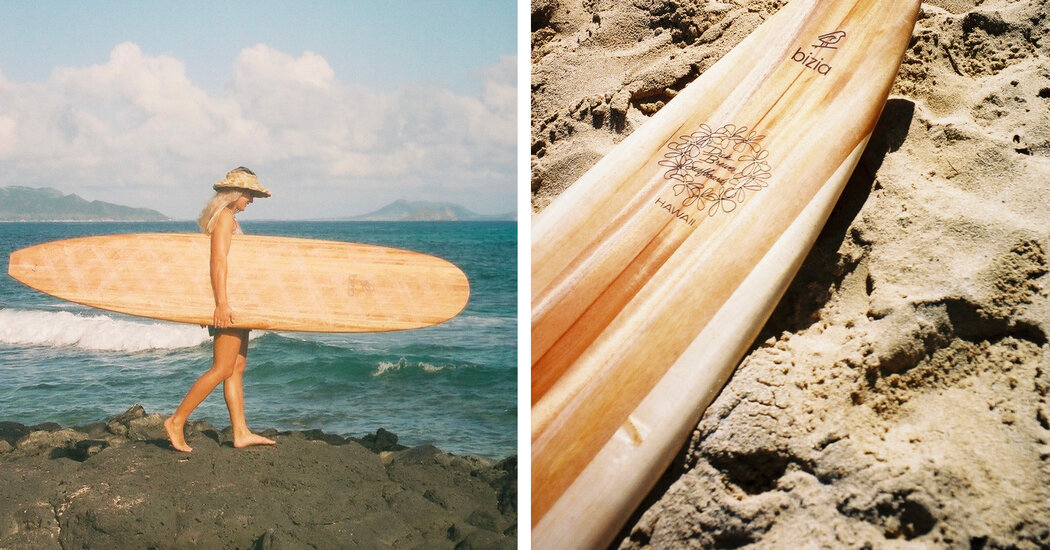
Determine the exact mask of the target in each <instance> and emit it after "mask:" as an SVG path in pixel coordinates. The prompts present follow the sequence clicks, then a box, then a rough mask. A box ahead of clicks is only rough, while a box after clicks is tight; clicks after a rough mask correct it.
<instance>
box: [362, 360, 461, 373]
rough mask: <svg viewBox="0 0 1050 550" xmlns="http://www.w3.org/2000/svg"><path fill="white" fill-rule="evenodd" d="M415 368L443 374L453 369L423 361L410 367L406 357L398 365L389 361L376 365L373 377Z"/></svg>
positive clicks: (449, 366)
mask: <svg viewBox="0 0 1050 550" xmlns="http://www.w3.org/2000/svg"><path fill="white" fill-rule="evenodd" d="M413 367H414V368H418V369H419V370H422V371H423V372H441V371H443V370H445V369H450V368H453V366H452V365H443V366H439V365H432V364H430V363H425V362H423V361H420V362H418V363H416V364H415V365H409V363H408V360H406V359H405V358H404V357H402V358H400V359H398V361H397V363H391V362H389V361H380V362H379V364H378V365H376V370H375V371H374V372H372V376H382V375H383V374H384V373H386V372H389V371H397V370H401V369H407V368H413Z"/></svg>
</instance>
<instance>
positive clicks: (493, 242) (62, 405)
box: [0, 220, 517, 458]
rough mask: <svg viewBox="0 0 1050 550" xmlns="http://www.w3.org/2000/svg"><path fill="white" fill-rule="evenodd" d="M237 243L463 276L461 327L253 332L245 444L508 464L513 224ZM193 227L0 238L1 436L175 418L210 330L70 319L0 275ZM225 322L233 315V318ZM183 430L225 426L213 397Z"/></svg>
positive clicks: (16, 233)
mask: <svg viewBox="0 0 1050 550" xmlns="http://www.w3.org/2000/svg"><path fill="white" fill-rule="evenodd" d="M242 227H243V228H244V231H245V233H248V234H260V235H282V236H292V237H304V238H314V239H326V240H335V241H349V242H360V243H368V244H377V245H382V246H391V247H396V248H404V249H408V250H415V251H418V252H423V253H426V254H432V255H435V256H439V257H441V258H444V259H446V260H449V261H451V262H452V263H454V264H456V265H457V266H459V267H460V268H461V269H462V270H463V271H464V272H465V273H466V275H467V278H468V279H469V281H470V285H471V297H470V302H469V303H468V304H467V307H466V309H465V310H464V311H463V312H462V313H460V315H459V316H457V317H456V318H454V319H452V320H451V321H448V322H446V323H444V324H441V325H437V326H434V327H428V328H424V329H418V330H412V331H401V332H389V333H373V334H315V333H299V332H268V331H258V330H256V331H252V338H251V341H250V344H249V349H248V369H247V371H246V373H245V377H244V386H245V409H246V412H247V417H248V424H249V426H250V427H251V428H252V429H253V430H256V431H261V430H263V429H265V428H275V429H277V430H282V431H283V430H308V429H320V430H323V431H325V432H329V433H335V434H340V435H343V436H353V437H360V436H363V435H366V434H369V433H374V432H375V431H376V430H377V429H378V428H385V429H387V430H389V431H391V432H394V433H395V434H397V435H398V437H399V442H400V443H402V444H405V445H410V446H412V445H420V444H432V445H434V446H436V447H438V448H441V449H442V450H445V451H447V452H451V453H455V454H472V455H479V456H485V457H489V458H504V457H506V456H509V455H511V454H516V452H517V451H516V444H517V437H516V431H517V371H516V369H517V309H516V308H517V300H516V293H517V226H516V224H515V223H513V222H476V223H475V222H451V223H450V222H433V223H430V222H415V223H389V222H378V223H377V222H291V221H288V222H262V221H257V222H253V221H250V220H246V221H243V222H242ZM195 231H196V225H195V224H193V223H192V222H150V223H0V259H2V260H0V261H2V266H3V275H2V276H0V421H3V420H7V421H14V422H20V423H23V424H29V425H32V424H38V423H42V422H58V423H60V424H62V425H64V426H73V425H82V424H87V423H91V422H98V421H104V420H106V419H108V418H109V417H111V416H113V415H116V414H119V413H121V412H124V411H125V410H127V409H128V408H129V407H131V406H132V405H134V404H136V403H138V404H141V405H142V406H143V407H145V409H146V411H147V412H150V413H161V414H163V415H168V414H171V412H172V411H173V410H174V409H175V407H176V406H178V404H179V402H180V401H181V400H182V397H183V396H184V395H185V393H186V390H188V389H189V387H190V384H192V383H193V381H194V380H196V378H197V377H198V376H200V374H202V373H203V372H205V371H206V370H207V369H208V368H209V367H210V365H211V352H212V348H211V339H210V338H209V337H208V333H207V331H206V330H205V329H203V328H200V327H198V326H196V325H185V324H177V323H168V322H163V321H154V320H151V319H142V318H137V317H130V316H125V315H121V314H117V313H111V312H106V311H102V310H97V309H92V308H88V307H84V306H79V305H76V304H73V303H70V302H65V301H62V300H59V299H56V298H52V297H50V296H47V295H44V294H42V293H39V292H37V291H35V290H32V289H30V288H28V287H26V286H24V285H22V284H21V283H19V282H17V281H15V280H14V279H11V278H10V277H8V276H7V262H8V257H9V255H10V253H11V252H12V251H14V250H17V249H19V248H23V247H26V246H31V245H34V244H38V243H42V242H47V241H53V240H59V239H66V238H72V237H79V236H87V235H105V234H115V233H143V232H160V233H174V232H195ZM234 309H236V304H234ZM190 420H207V421H208V422H210V423H212V424H214V425H215V426H217V427H219V428H224V427H226V426H229V423H230V421H229V415H228V413H227V411H226V405H225V402H224V401H223V397H222V388H221V387H219V388H216V390H215V391H214V392H213V393H212V395H211V396H209V397H208V399H207V400H205V401H204V403H202V404H201V406H200V407H198V408H197V410H196V411H195V412H194V414H193V415H192V416H191V417H190Z"/></svg>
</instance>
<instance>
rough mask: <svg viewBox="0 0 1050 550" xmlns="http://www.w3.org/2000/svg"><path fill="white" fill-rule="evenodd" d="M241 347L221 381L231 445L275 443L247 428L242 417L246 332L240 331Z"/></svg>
mask: <svg viewBox="0 0 1050 550" xmlns="http://www.w3.org/2000/svg"><path fill="white" fill-rule="evenodd" d="M242 334H243V335H244V336H243V338H242V340H241V348H240V350H238V353H237V359H236V361H235V362H234V365H233V373H232V374H230V376H229V377H227V378H226V380H225V381H223V383H222V394H223V396H224V397H225V398H226V408H227V409H229V410H230V427H231V428H232V429H233V446H234V447H237V448H238V449H241V448H244V447H250V446H252V445H275V444H276V442H275V441H274V440H272V439H269V438H266V437H263V436H261V435H257V434H254V433H252V432H251V430H249V429H248V422H247V421H246V420H245V418H244V369H245V367H247V365H248V333H247V332H244V333H242Z"/></svg>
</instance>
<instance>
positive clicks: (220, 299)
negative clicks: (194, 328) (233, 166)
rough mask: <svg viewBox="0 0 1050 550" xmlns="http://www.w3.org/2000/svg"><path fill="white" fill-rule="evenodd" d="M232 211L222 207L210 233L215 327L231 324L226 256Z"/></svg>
mask: <svg viewBox="0 0 1050 550" xmlns="http://www.w3.org/2000/svg"><path fill="white" fill-rule="evenodd" d="M234 223H235V222H234V220H233V212H231V211H229V210H228V209H223V210H222V211H221V212H219V218H218V219H217V220H215V227H214V229H213V230H212V233H211V288H212V293H213V294H214V295H215V315H214V319H213V320H212V322H213V323H214V325H215V327H216V328H228V327H230V326H232V325H233V309H231V308H230V302H229V300H228V299H227V297H226V258H227V256H228V255H229V253H230V242H231V241H232V240H233V227H234Z"/></svg>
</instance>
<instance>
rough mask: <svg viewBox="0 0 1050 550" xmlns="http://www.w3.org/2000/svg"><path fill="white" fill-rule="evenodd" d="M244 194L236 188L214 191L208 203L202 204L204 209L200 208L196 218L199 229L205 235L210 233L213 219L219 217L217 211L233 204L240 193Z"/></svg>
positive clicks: (213, 224)
mask: <svg viewBox="0 0 1050 550" xmlns="http://www.w3.org/2000/svg"><path fill="white" fill-rule="evenodd" d="M246 194H247V193H245V192H243V191H238V190H236V189H233V190H229V191H218V192H216V193H215V196H214V197H212V198H211V200H210V201H208V204H206V205H205V206H204V210H201V215H200V216H199V217H198V218H197V225H198V226H200V228H201V231H202V232H203V233H204V234H205V235H211V232H212V228H213V227H215V220H216V219H218V217H219V212H222V209H223V208H226V207H228V206H229V205H231V204H233V203H234V202H236V201H237V199H239V198H241V196H242V195H246Z"/></svg>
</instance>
